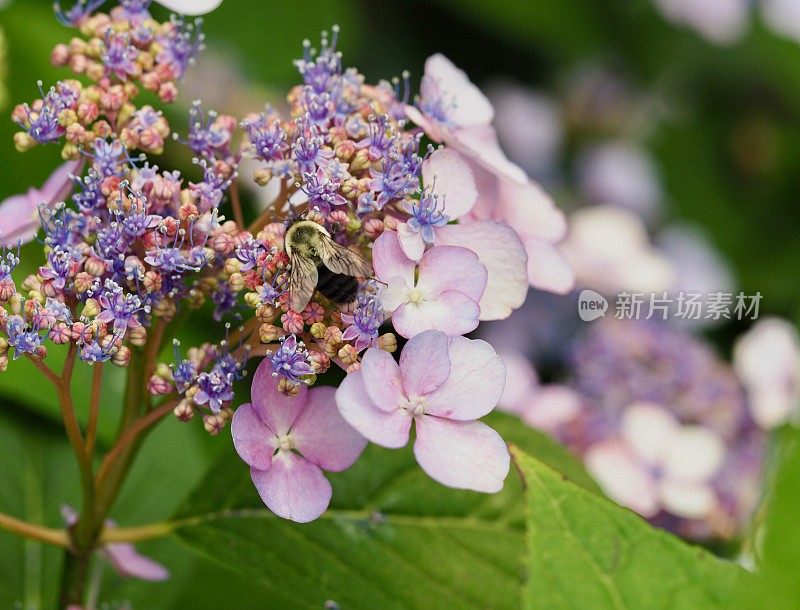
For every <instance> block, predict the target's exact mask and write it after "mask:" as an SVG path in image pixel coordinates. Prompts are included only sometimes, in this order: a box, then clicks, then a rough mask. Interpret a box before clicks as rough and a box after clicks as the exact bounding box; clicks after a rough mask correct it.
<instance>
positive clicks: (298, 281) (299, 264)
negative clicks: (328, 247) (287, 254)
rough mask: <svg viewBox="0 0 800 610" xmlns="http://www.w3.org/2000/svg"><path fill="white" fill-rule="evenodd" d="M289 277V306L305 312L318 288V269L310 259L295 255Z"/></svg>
mask: <svg viewBox="0 0 800 610" xmlns="http://www.w3.org/2000/svg"><path fill="white" fill-rule="evenodd" d="M291 262H292V270H291V274H290V276H289V304H290V306H291V308H292V309H293V310H294V311H303V310H304V309H305V308H306V305H308V302H309V301H310V300H311V295H312V294H314V288H316V286H317V279H318V277H317V267H316V265H314V262H313V261H311V260H310V259H308V258H303V257H302V256H298V255H297V254H293V255H292V258H291Z"/></svg>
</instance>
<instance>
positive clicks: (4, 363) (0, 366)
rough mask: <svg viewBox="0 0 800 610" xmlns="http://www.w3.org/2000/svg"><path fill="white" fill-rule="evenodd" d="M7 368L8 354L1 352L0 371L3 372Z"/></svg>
mask: <svg viewBox="0 0 800 610" xmlns="http://www.w3.org/2000/svg"><path fill="white" fill-rule="evenodd" d="M7 370H8V356H6V355H5V354H3V355H2V356H0V373H5V372H6V371H7Z"/></svg>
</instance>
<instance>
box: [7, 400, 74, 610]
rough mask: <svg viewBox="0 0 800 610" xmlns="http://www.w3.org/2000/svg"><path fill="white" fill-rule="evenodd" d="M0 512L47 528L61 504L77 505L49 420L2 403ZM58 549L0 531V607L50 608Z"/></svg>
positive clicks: (63, 451) (69, 466)
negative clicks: (0, 559)
mask: <svg viewBox="0 0 800 610" xmlns="http://www.w3.org/2000/svg"><path fill="white" fill-rule="evenodd" d="M0 463H2V464H3V467H2V469H0V511H2V512H4V513H6V514H9V515H12V516H13V517H16V518H18V519H23V520H25V521H30V522H32V523H36V524H38V525H46V526H48V527H55V528H59V527H63V525H64V522H63V520H62V518H61V514H60V507H61V506H62V505H63V504H70V505H72V506H77V502H79V497H80V491H79V487H78V485H76V481H77V477H78V473H77V468H76V467H75V465H74V460H73V459H72V452H71V450H70V448H69V446H68V444H67V442H66V440H65V439H64V438H63V433H61V431H59V430H58V429H57V428H56V427H55V426H54V425H52V424H50V423H49V422H47V421H45V420H43V419H41V418H38V417H35V416H31V415H30V414H28V413H25V412H24V411H22V410H21V409H18V408H16V407H15V406H14V405H12V404H9V403H7V402H6V403H5V404H4V405H3V409H2V413H0ZM61 553H62V551H61V550H60V549H58V548H56V547H52V546H49V545H44V544H41V543H39V542H35V541H32V540H27V539H23V538H19V537H17V536H16V535H13V534H11V533H9V532H7V531H5V530H0V558H2V561H0V608H16V607H19V608H24V609H25V610H38V609H44V608H52V607H54V604H55V602H56V598H57V587H58V580H59V573H60V566H61V559H62V555H61Z"/></svg>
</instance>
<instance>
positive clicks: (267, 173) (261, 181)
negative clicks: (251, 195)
mask: <svg viewBox="0 0 800 610" xmlns="http://www.w3.org/2000/svg"><path fill="white" fill-rule="evenodd" d="M253 180H255V183H256V184H257V185H258V186H267V184H269V181H270V180H272V170H269V169H265V168H260V169H257V170H256V171H255V173H254V174H253Z"/></svg>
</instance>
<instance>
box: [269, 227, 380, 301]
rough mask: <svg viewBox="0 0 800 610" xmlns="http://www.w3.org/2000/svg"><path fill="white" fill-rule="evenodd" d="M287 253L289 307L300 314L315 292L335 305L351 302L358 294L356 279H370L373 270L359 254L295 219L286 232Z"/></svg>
mask: <svg viewBox="0 0 800 610" xmlns="http://www.w3.org/2000/svg"><path fill="white" fill-rule="evenodd" d="M284 243H285V248H286V254H288V255H289V260H290V262H291V273H290V275H289V304H290V306H291V308H292V309H293V310H294V311H302V310H303V309H305V307H306V305H308V302H309V301H310V300H311V297H312V295H313V294H314V290H315V289H316V290H317V291H318V292H319V293H320V294H321V295H322V296H324V297H325V298H327V299H330V300H331V301H333V302H334V303H337V304H339V305H344V304H347V303H352V302H353V301H355V300H356V296H357V295H358V280H357V279H356V278H357V277H371V276H372V267H371V266H370V264H369V263H368V262H367V261H365V260H364V259H363V258H361V257H360V256H359V255H358V254H356V253H354V252H351V251H350V250H348V249H347V248H345V247H344V246H341V245H339V244H337V243H336V242H335V241H333V238H332V237H331V234H330V233H329V232H328V231H327V230H326V229H325V227H323V226H321V225H319V224H317V223H316V222H312V221H310V220H298V221H296V222H294V223H293V224H292V225H290V226H289V228H287V229H286V236H285V238H284Z"/></svg>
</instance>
